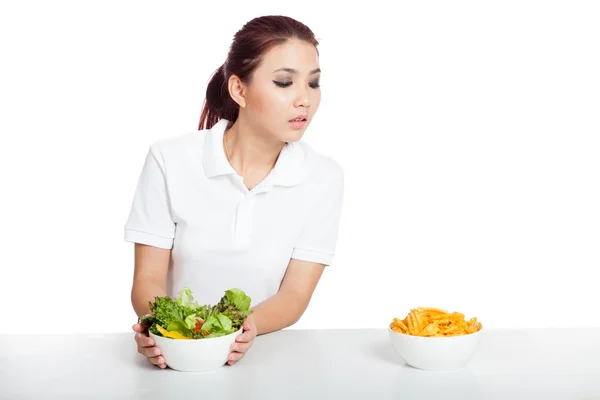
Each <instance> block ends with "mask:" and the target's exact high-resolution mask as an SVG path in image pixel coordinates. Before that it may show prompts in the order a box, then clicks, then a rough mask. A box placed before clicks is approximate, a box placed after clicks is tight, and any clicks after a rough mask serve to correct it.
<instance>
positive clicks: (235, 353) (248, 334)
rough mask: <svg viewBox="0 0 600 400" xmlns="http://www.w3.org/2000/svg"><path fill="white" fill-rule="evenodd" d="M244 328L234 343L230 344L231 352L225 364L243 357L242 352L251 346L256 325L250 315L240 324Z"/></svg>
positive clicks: (232, 362)
mask: <svg viewBox="0 0 600 400" xmlns="http://www.w3.org/2000/svg"><path fill="white" fill-rule="evenodd" d="M242 327H243V328H244V330H243V332H242V334H241V335H239V336H238V337H237V338H236V339H235V343H233V344H232V345H231V353H229V360H228V361H227V364H229V365H233V364H235V363H236V362H238V361H239V360H241V359H242V357H244V354H246V352H247V351H248V350H249V349H250V347H252V344H253V343H254V338H255V337H256V334H257V331H256V325H255V324H254V320H253V319H252V318H251V317H248V318H246V320H245V321H244V323H243V324H242Z"/></svg>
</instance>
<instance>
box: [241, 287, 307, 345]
mask: <svg viewBox="0 0 600 400" xmlns="http://www.w3.org/2000/svg"><path fill="white" fill-rule="evenodd" d="M307 305H308V304H307V302H306V301H303V300H301V299H300V298H299V296H295V295H293V294H291V293H283V292H279V293H277V294H276V295H275V296H273V297H270V298H269V299H267V300H265V301H263V302H262V303H260V304H258V305H257V306H256V307H253V308H252V310H253V313H252V315H251V318H252V319H253V320H254V323H255V324H256V329H257V332H258V334H259V335H262V334H265V333H270V332H274V331H278V330H280V329H283V328H287V327H288V326H291V325H293V324H295V323H296V322H297V321H298V320H299V319H300V317H301V316H302V314H303V313H304V311H305V310H306V307H307Z"/></svg>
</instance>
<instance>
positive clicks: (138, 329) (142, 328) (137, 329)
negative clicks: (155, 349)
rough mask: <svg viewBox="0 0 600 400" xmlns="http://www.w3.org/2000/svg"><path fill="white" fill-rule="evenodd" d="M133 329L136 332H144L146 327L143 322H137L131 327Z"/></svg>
mask: <svg viewBox="0 0 600 400" xmlns="http://www.w3.org/2000/svg"><path fill="white" fill-rule="evenodd" d="M131 329H133V330H134V332H144V331H145V330H146V327H145V326H144V325H142V324H139V323H138V324H135V325H133V326H132V327H131Z"/></svg>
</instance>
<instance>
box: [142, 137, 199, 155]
mask: <svg viewBox="0 0 600 400" xmlns="http://www.w3.org/2000/svg"><path fill="white" fill-rule="evenodd" d="M204 133H205V132H204V131H193V132H185V133H180V134H176V135H174V136H169V137H163V138H160V139H158V140H155V141H154V142H152V143H150V150H151V151H152V152H153V153H155V154H160V155H162V156H178V155H182V154H184V153H186V152H187V151H189V150H190V149H194V148H196V149H197V148H200V149H201V148H202V146H203V144H204V138H205V135H204Z"/></svg>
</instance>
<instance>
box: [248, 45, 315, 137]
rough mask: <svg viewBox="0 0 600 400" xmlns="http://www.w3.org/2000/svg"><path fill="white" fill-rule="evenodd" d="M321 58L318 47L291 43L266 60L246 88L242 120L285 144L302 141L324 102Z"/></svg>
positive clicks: (264, 59)
mask: <svg viewBox="0 0 600 400" xmlns="http://www.w3.org/2000/svg"><path fill="white" fill-rule="evenodd" d="M319 78H320V70H319V59H318V55H317V50H316V49H315V47H314V46H313V45H312V44H310V43H308V42H306V41H301V40H289V41H287V42H286V43H285V44H282V45H279V46H276V47H274V48H272V49H271V50H270V51H269V52H268V53H267V54H265V55H264V56H263V58H262V61H261V63H260V64H259V66H258V68H256V69H255V71H254V73H253V75H252V77H251V80H250V82H249V84H248V85H243V89H242V90H243V99H244V101H243V103H245V104H244V106H243V107H241V108H240V117H242V114H243V118H246V119H247V121H248V122H249V123H250V124H252V125H253V126H254V127H256V128H257V131H260V132H264V133H266V134H268V135H271V136H273V137H275V138H277V139H278V140H281V141H284V142H294V141H297V140H300V139H301V138H302V135H303V134H304V131H305V130H306V128H307V127H308V125H309V124H310V122H311V120H312V117H313V116H314V115H315V113H316V112H317V109H318V108H319V104H320V103H321V89H320V88H319Z"/></svg>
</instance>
